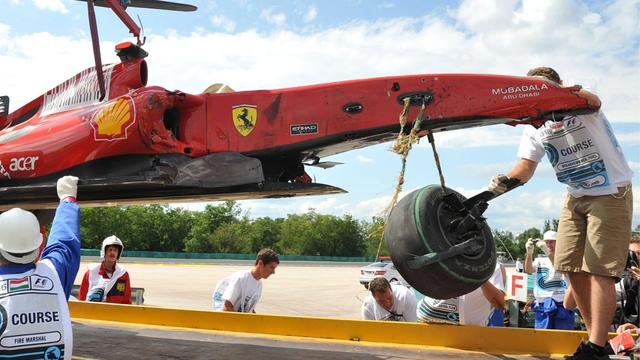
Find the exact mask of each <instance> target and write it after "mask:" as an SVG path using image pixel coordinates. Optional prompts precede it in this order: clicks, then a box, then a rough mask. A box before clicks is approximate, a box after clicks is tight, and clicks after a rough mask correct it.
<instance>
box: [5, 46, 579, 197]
mask: <svg viewBox="0 0 640 360" xmlns="http://www.w3.org/2000/svg"><path fill="white" fill-rule="evenodd" d="M119 52H120V55H121V58H123V59H125V60H124V61H122V62H121V63H119V64H115V65H108V66H104V67H103V73H104V74H105V79H106V83H105V84H106V96H105V97H104V99H102V100H100V92H99V91H98V88H97V82H96V78H97V77H96V71H95V68H89V69H87V70H85V71H83V72H81V73H79V74H77V75H76V76H74V77H72V78H71V79H69V80H67V81H65V82H64V83H62V84H60V85H58V86H56V87H55V88H53V89H51V90H49V91H47V92H46V93H45V94H43V95H42V96H40V97H38V98H36V99H35V100H33V101H31V102H30V103H28V104H27V105H25V106H23V107H22V108H20V109H18V110H17V111H15V112H13V113H10V114H4V115H3V116H1V117H0V127H3V130H0V208H7V207H12V206H22V207H27V208H45V207H53V206H55V203H56V196H55V192H54V191H53V187H52V185H53V184H54V182H55V179H56V178H57V177H59V176H61V175H63V174H73V175H76V176H79V177H80V178H81V179H83V181H82V183H81V186H80V191H81V192H82V193H83V196H82V200H83V202H85V203H87V204H95V205H101V204H105V203H132V202H145V203H148V202H167V201H188V200H200V201H201V200H206V199H211V200H219V199H243V198H265V197H288V196H296V195H311V194H327V193H338V192H342V190H341V189H339V188H336V187H333V186H328V185H322V184H314V183H311V181H310V178H309V176H308V175H306V173H305V171H304V166H325V167H330V166H332V165H333V164H332V163H329V164H326V163H323V162H320V161H319V160H320V159H321V158H324V157H327V156H330V155H333V154H337V153H341V152H344V151H348V150H352V149H357V148H362V147H365V146H369V145H374V144H378V143H381V142H386V141H390V140H392V139H393V138H394V137H396V136H397V134H398V131H399V129H400V125H399V123H398V115H399V113H400V112H401V111H402V109H403V103H404V99H405V98H409V99H411V100H410V105H411V110H410V114H409V117H410V118H415V116H416V114H417V112H418V109H419V107H420V106H421V105H422V103H423V102H424V103H425V104H426V108H425V120H424V121H423V122H422V124H421V129H422V130H424V131H423V132H422V133H421V134H420V135H424V134H425V133H426V130H429V131H432V132H437V131H448V130H455V129H461V128H468V127H475V126H483V125H491V124H499V123H510V124H518V123H536V122H541V121H543V120H545V119H549V118H551V117H553V116H562V115H563V114H566V113H580V112H584V111H588V110H587V105H586V102H585V101H584V100H583V99H581V98H579V97H577V96H575V95H574V94H572V93H571V91H572V90H574V89H572V88H562V87H558V86H557V85H554V84H553V83H550V82H547V81H545V80H542V79H536V78H530V77H509V76H500V75H469V74H435V75H411V76H397V77H384V78H374V79H364V80H352V81H343V82H336V83H328V84H319V85H311V86H304V87H296V88H287V89H278V90H257V91H241V92H226V93H202V94H187V93H183V92H180V91H169V90H166V89H164V88H161V87H156V86H150V87H147V86H146V83H147V76H148V72H147V66H146V62H145V60H144V56H143V55H146V53H144V51H143V50H141V49H140V48H139V47H137V46H136V45H134V44H131V43H128V44H125V45H120V46H119ZM123 52H126V54H127V55H126V56H124V55H122V53H123ZM131 54H143V55H140V56H132V55H131ZM5 101H6V98H5ZM5 109H6V107H5Z"/></svg>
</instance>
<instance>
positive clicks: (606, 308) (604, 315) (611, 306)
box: [578, 275, 616, 346]
mask: <svg viewBox="0 0 640 360" xmlns="http://www.w3.org/2000/svg"><path fill="white" fill-rule="evenodd" d="M590 277H591V309H597V310H596V311H593V312H591V311H590V312H589V317H590V319H591V326H590V327H589V341H591V343H593V344H596V345H600V346H604V345H605V344H606V342H607V340H608V339H609V338H608V336H607V333H608V332H609V328H610V327H611V323H612V322H613V315H614V313H615V311H616V289H615V280H614V278H612V277H608V276H599V275H591V276H590ZM578 306H580V305H578Z"/></svg>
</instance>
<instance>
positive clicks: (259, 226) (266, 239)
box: [243, 217, 284, 254]
mask: <svg viewBox="0 0 640 360" xmlns="http://www.w3.org/2000/svg"><path fill="white" fill-rule="evenodd" d="M283 222H284V219H282V218H278V219H271V218H268V217H263V218H258V219H255V220H253V221H252V222H251V224H250V226H248V227H247V232H246V234H245V237H244V241H243V242H244V252H245V253H249V254H253V253H257V252H258V251H260V249H262V248H271V249H273V250H275V251H276V252H281V250H280V249H279V244H278V241H279V240H280V227H281V226H282V223H283Z"/></svg>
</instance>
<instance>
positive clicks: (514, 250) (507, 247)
mask: <svg viewBox="0 0 640 360" xmlns="http://www.w3.org/2000/svg"><path fill="white" fill-rule="evenodd" d="M493 241H494V242H495V244H496V250H497V251H503V252H505V253H506V254H507V257H508V258H511V257H513V258H514V259H515V258H517V257H518V255H519V253H518V244H517V243H516V242H515V240H514V237H513V233H511V231H500V230H494V231H493Z"/></svg>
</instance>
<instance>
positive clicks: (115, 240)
mask: <svg viewBox="0 0 640 360" xmlns="http://www.w3.org/2000/svg"><path fill="white" fill-rule="evenodd" d="M109 245H115V246H117V247H119V248H120V251H118V260H120V255H122V252H123V251H124V245H122V241H121V240H120V239H118V237H117V236H115V235H111V236H109V237H107V238H106V239H104V240H102V249H100V257H101V258H103V259H104V251H105V249H106V248H107V246H109Z"/></svg>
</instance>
